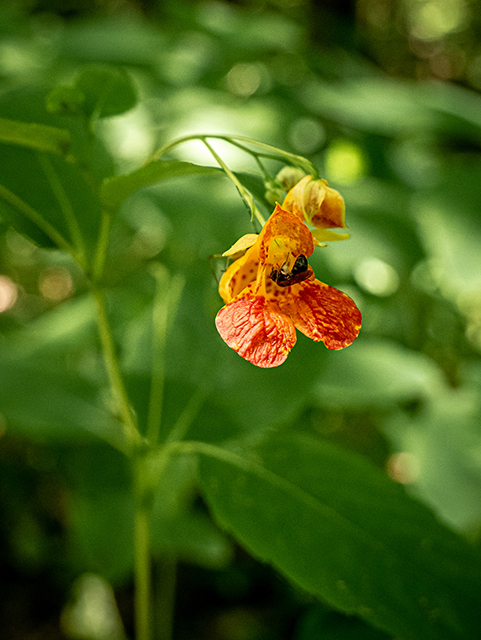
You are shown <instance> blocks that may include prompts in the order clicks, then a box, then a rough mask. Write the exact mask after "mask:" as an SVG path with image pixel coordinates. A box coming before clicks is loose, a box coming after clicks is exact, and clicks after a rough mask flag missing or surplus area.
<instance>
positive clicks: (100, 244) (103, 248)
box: [92, 209, 112, 282]
mask: <svg viewBox="0 0 481 640" xmlns="http://www.w3.org/2000/svg"><path fill="white" fill-rule="evenodd" d="M111 220H112V215H111V214H110V212H108V211H106V210H105V209H102V218H101V220H100V232H99V237H98V241H97V248H96V250H95V256H94V260H93V265H92V278H93V281H94V282H98V281H99V280H100V278H101V277H102V273H103V271H104V267H105V260H106V257H107V247H108V244H109V239H110V223H111Z"/></svg>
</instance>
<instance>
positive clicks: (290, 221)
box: [215, 204, 361, 368]
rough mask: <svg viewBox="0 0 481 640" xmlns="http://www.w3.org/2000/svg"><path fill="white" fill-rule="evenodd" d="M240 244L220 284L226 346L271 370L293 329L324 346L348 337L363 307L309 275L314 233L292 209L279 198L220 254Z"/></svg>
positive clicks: (339, 344) (220, 323)
mask: <svg viewBox="0 0 481 640" xmlns="http://www.w3.org/2000/svg"><path fill="white" fill-rule="evenodd" d="M245 249H247V250H246V251H245V253H244V255H242V257H240V258H238V259H237V260H235V262H233V263H232V264H231V265H230V267H229V268H228V269H227V270H226V272H225V273H224V274H223V276H222V278H221V280H220V283H219V293H220V295H221V296H222V298H223V300H224V302H225V303H226V304H225V306H224V307H222V309H221V310H220V311H219V313H218V314H217V317H216V321H215V323H216V327H217V330H218V331H219V333H220V335H221V337H222V339H223V340H224V341H225V342H226V344H228V345H229V347H231V348H232V349H234V351H236V352H237V353H238V354H239V355H240V356H241V357H242V358H245V359H246V360H248V361H249V362H252V364H255V365H256V366H258V367H265V368H269V367H277V366H279V365H280V364H282V363H283V362H284V361H285V359H286V358H287V356H288V355H289V352H290V350H291V349H292V347H293V346H294V345H295V343H296V339H297V335H296V329H298V330H299V331H301V333H303V334H304V335H306V336H307V337H308V338H312V340H314V342H320V341H322V342H324V344H325V346H326V347H327V348H328V349H344V347H347V346H349V345H350V344H351V343H352V342H354V340H355V339H356V338H357V336H358V334H359V331H360V328H361V313H360V311H359V310H358V308H357V307H356V305H355V304H354V302H353V301H352V300H351V298H349V297H348V296H347V295H346V294H345V293H342V291H338V290H337V289H334V287H330V286H329V285H327V284H324V283H323V282H320V281H319V280H317V279H316V278H315V276H314V272H313V270H312V268H311V267H310V266H309V264H308V262H307V258H308V257H309V256H310V255H311V254H312V252H313V251H314V239H313V237H312V234H311V232H310V231H309V229H308V227H307V226H306V225H305V224H304V223H303V222H302V221H301V220H300V218H299V217H298V216H297V215H295V214H294V213H291V212H289V211H286V210H284V209H283V208H282V207H281V206H280V205H279V204H277V205H276V208H275V211H274V213H273V214H272V215H271V217H270V218H269V219H268V221H267V222H266V224H265V225H264V227H263V229H262V231H261V233H260V234H259V235H258V236H255V235H254V234H248V236H243V237H242V238H241V239H240V240H238V241H237V242H236V243H235V245H233V247H231V249H230V250H229V251H226V253H225V254H224V255H236V254H238V253H239V250H245Z"/></svg>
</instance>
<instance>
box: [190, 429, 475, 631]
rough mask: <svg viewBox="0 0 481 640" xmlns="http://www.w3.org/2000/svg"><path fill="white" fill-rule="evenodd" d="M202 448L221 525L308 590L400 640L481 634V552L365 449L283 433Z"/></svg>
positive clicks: (208, 490) (205, 479)
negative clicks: (363, 453) (239, 449)
mask: <svg viewBox="0 0 481 640" xmlns="http://www.w3.org/2000/svg"><path fill="white" fill-rule="evenodd" d="M198 450H199V452H200V454H201V455H200V476H201V485H202V488H203V492H204V495H205V497H206V499H207V501H208V503H209V505H210V507H211V508H212V511H213V513H214V516H215V517H216V519H217V520H218V521H219V523H220V524H221V525H222V526H223V527H224V528H226V529H227V530H229V531H231V532H232V533H233V534H234V535H236V537H237V538H238V539H239V540H240V541H241V543H242V544H244V545H246V547H248V548H249V549H250V551H251V552H252V553H253V554H254V555H256V556H258V557H259V558H260V559H262V560H264V561H268V562H271V563H272V564H274V565H275V566H276V567H277V568H278V569H279V570H280V571H282V572H283V573H284V574H286V575H287V576H288V577H289V578H291V579H292V580H294V581H295V582H297V583H298V584H299V585H300V586H301V587H302V588H304V589H306V590H307V591H308V592H310V593H312V594H314V595H316V596H319V597H320V598H322V599H324V600H326V601H327V602H329V604H330V605H332V606H334V607H336V608H339V609H341V610H343V611H345V612H347V613H350V614H357V615H358V616H359V617H361V618H364V619H365V620H367V621H368V622H370V623H372V624H374V625H376V626H378V627H380V628H381V629H384V630H385V631H388V632H391V633H393V634H394V635H398V636H400V637H402V638H404V640H448V639H451V640H453V639H455V638H457V639H458V640H467V639H468V638H471V639H472V640H474V639H475V638H477V637H479V629H480V625H481V606H480V595H479V594H480V593H481V559H480V557H479V555H478V554H477V553H476V551H475V550H474V549H473V548H471V547H470V546H469V545H468V543H467V542H465V541H464V540H463V539H461V538H459V537H458V536H456V535H455V534H454V533H453V532H451V531H450V530H448V529H446V528H444V527H443V526H442V525H441V524H439V522H438V521H437V520H436V519H435V517H434V516H433V514H432V513H431V512H430V511H428V510H427V509H426V508H425V507H424V506H422V505H421V504H419V503H417V502H415V501H414V500H412V499H411V498H409V497H408V496H407V495H406V493H405V492H404V489H403V488H402V487H401V486H400V485H397V484H395V483H394V482H392V481H391V480H389V479H388V478H387V477H386V476H385V475H384V474H383V473H382V472H381V471H380V470H378V469H376V468H375V467H373V466H372V465H371V464H370V463H368V462H367V461H366V460H364V459H363V458H361V457H359V456H358V455H357V454H353V453H350V452H347V451H344V450H342V449H341V448H339V447H337V446H335V445H333V444H330V443H327V442H323V441H320V440H317V439H314V438H311V437H307V436H303V435H301V434H280V433H277V434H275V435H273V436H271V437H270V438H268V439H266V440H265V441H264V442H262V443H261V444H260V446H258V447H257V448H256V449H255V450H254V451H252V452H251V453H250V454H247V455H246V454H237V453H233V452H231V451H227V450H223V449H219V448H217V447H212V446H209V445H201V444H199V445H198Z"/></svg>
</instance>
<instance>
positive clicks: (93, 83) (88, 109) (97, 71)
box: [75, 64, 137, 118]
mask: <svg viewBox="0 0 481 640" xmlns="http://www.w3.org/2000/svg"><path fill="white" fill-rule="evenodd" d="M75 88H76V89H78V90H79V91H81V92H82V93H83V95H84V96H85V99H84V101H83V102H82V109H83V111H84V113H85V114H86V116H87V117H88V118H107V117H109V116H116V115H119V114H121V113H124V112H125V111H129V110H130V109H132V108H133V107H135V104H136V102H137V95H136V91H135V88H134V85H133V83H132V80H131V79H130V77H129V75H128V74H127V72H126V71H124V69H122V68H119V67H113V66H108V65H100V64H92V65H89V66H87V67H85V68H84V69H83V70H82V71H81V72H80V75H79V77H78V78H77V81H76V83H75Z"/></svg>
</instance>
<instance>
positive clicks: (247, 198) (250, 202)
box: [202, 138, 266, 226]
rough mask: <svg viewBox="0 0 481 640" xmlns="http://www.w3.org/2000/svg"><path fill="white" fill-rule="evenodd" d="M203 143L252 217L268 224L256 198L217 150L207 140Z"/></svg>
mask: <svg viewBox="0 0 481 640" xmlns="http://www.w3.org/2000/svg"><path fill="white" fill-rule="evenodd" d="M202 142H203V143H204V144H205V146H206V147H207V149H209V151H210V152H211V154H212V155H213V156H214V158H215V159H216V161H217V162H218V164H219V166H220V167H221V169H222V170H223V171H224V173H225V174H226V175H227V177H228V178H230V179H231V180H232V182H233V183H234V184H235V186H236V187H237V190H238V191H239V194H240V196H241V198H242V199H243V200H244V202H245V203H246V205H247V206H248V208H249V209H250V211H251V216H252V217H254V216H255V217H256V218H257V220H258V222H259V223H260V224H261V225H262V226H263V225H264V224H265V223H266V221H265V219H264V216H263V215H262V214H261V212H260V211H259V209H258V208H257V207H256V205H255V202H254V198H253V197H252V194H251V193H250V191H248V190H247V189H246V188H245V187H244V185H243V184H242V183H241V182H240V180H239V179H238V178H237V176H236V175H235V174H234V173H233V172H232V171H231V170H230V169H229V167H228V166H227V165H226V164H225V162H224V161H223V160H222V158H221V157H220V156H219V154H218V153H217V152H216V150H215V149H214V148H213V147H212V145H210V144H209V143H208V142H207V140H206V139H205V138H204V139H203V140H202Z"/></svg>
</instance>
